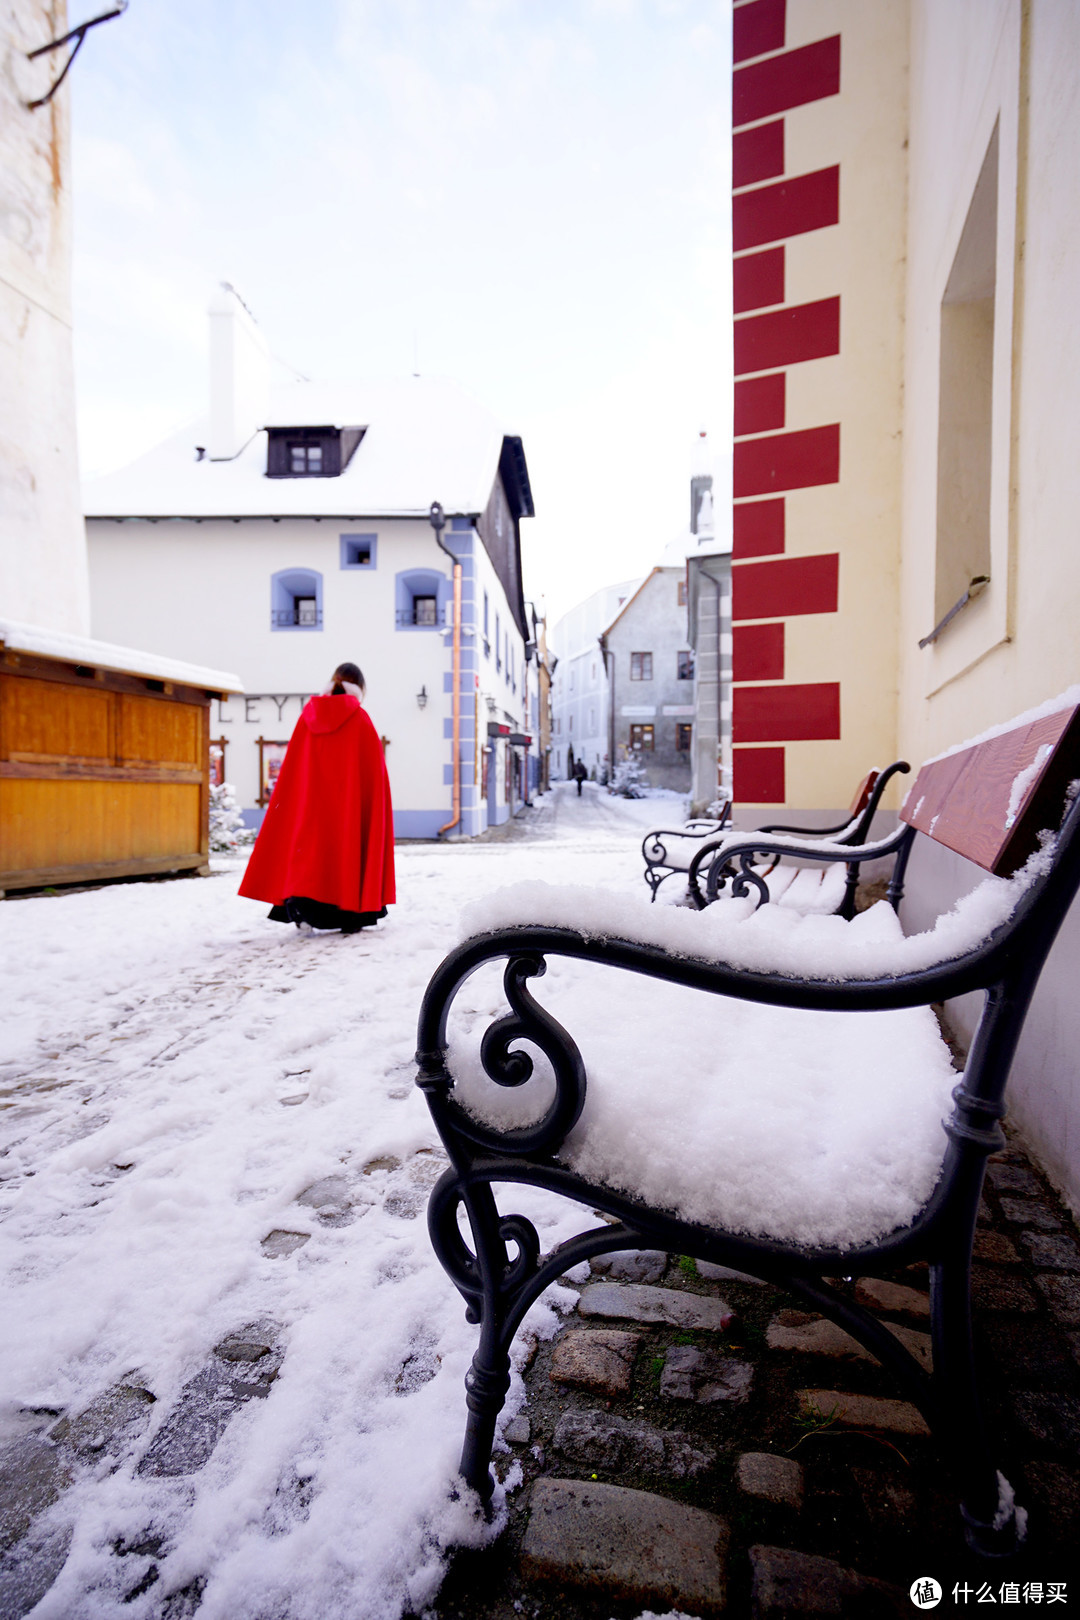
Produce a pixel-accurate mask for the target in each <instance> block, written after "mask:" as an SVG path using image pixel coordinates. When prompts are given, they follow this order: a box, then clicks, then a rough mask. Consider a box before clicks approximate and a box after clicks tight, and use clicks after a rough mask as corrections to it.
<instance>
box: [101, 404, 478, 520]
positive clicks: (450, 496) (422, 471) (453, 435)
mask: <svg viewBox="0 0 1080 1620" xmlns="http://www.w3.org/2000/svg"><path fill="white" fill-rule="evenodd" d="M267 427H338V428H343V427H352V428H364V429H365V430H366V431H365V433H364V437H363V439H362V441H361V443H360V445H359V447H358V448H357V450H356V453H355V455H354V456H353V457H352V460H351V461H350V463H349V465H348V467H347V468H346V469H345V471H344V472H343V473H342V474H341V476H340V477H338V478H267V476H266V431H265V429H266V428H267ZM209 431H210V430H209V419H208V418H201V419H199V420H198V421H196V422H194V423H192V424H191V426H190V427H187V428H185V429H184V430H183V431H182V432H180V433H177V434H174V435H173V436H172V438H170V439H167V440H166V441H165V442H164V443H163V444H160V445H158V446H157V447H156V448H155V449H153V450H151V451H149V452H148V453H147V454H146V455H144V456H142V457H140V458H139V459H138V460H137V461H134V462H132V463H131V464H130V465H129V466H127V467H123V468H121V469H119V470H118V471H116V472H111V473H106V474H104V475H103V476H102V477H100V478H93V479H90V480H88V481H87V483H86V484H85V485H84V490H83V495H84V509H85V512H86V515H87V517H92V518H95V517H106V518H108V517H162V518H168V517H203V518H208V517H309V516H312V517H317V516H324V515H325V516H328V517H356V518H359V517H369V516H370V517H375V516H379V517H426V516H427V513H428V509H429V508H430V506H431V503H432V501H441V502H442V505H443V508H444V510H445V511H446V512H447V514H448V515H450V516H467V515H469V514H473V513H479V512H483V510H484V508H485V507H486V506H487V503H488V499H489V497H490V495H491V490H492V486H493V484H494V482H495V476H496V473H497V471H498V466H499V455H500V452H501V450H502V443H503V431H502V429H501V427H500V426H499V424H498V422H497V421H496V420H495V418H494V417H493V416H492V415H491V414H490V412H488V411H487V410H486V409H485V408H484V407H483V406H482V405H480V404H478V403H477V401H476V400H474V399H472V398H471V397H470V396H469V395H468V394H466V393H465V392H464V391H463V390H462V389H460V388H458V387H457V385H456V384H454V383H451V382H447V381H442V380H437V379H429V378H408V379H405V380H401V381H390V382H378V383H374V382H359V383H342V384H331V383H305V382H296V383H288V384H285V385H284V386H282V387H279V388H275V389H273V390H272V391H271V395H270V403H269V406H268V408H267V412H266V418H265V421H264V423H263V426H262V428H261V429H260V431H258V432H257V433H255V435H254V436H253V437H252V438H251V439H250V440H249V441H248V443H247V444H246V445H245V446H244V448H243V449H242V450H241V451H240V453H239V455H237V456H235V457H234V458H233V459H232V460H231V461H212V460H210V459H209V457H204V459H202V460H198V459H196V447H197V446H200V445H202V446H206V445H207V444H208V443H209V437H208V436H209Z"/></svg>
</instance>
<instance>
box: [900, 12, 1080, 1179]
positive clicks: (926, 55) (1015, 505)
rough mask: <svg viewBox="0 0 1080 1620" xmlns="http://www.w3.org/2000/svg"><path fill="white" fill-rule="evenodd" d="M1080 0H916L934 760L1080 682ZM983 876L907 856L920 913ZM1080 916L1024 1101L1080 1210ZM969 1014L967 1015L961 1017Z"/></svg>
mask: <svg viewBox="0 0 1080 1620" xmlns="http://www.w3.org/2000/svg"><path fill="white" fill-rule="evenodd" d="M995 123H996V124H997V125H998V129H999V143H1000V179H999V197H998V239H997V301H996V309H995V316H996V321H997V322H998V331H997V334H996V339H995V354H994V379H993V383H994V424H993V443H992V456H993V467H992V475H991V476H992V488H991V583H990V586H989V587H988V589H987V590H986V591H985V593H984V595H983V596H982V597H980V598H979V599H978V600H977V601H975V602H974V603H973V604H972V606H971V607H969V608H966V609H964V610H963V612H962V613H961V614H960V615H959V616H958V617H957V619H956V620H955V621H954V623H953V624H952V625H950V627H949V628H948V629H947V630H946V631H945V633H944V634H943V635H942V637H941V638H940V640H939V642H938V643H937V644H936V645H935V646H933V647H930V648H924V649H920V648H919V647H918V641H919V638H920V637H922V636H925V635H926V633H927V631H928V630H929V629H930V627H931V624H932V622H933V599H932V592H933V581H934V547H935V528H936V522H935V517H936V496H937V410H938V360H939V351H938V334H939V330H940V306H941V299H942V294H943V292H944V288H945V283H946V281H947V279H948V275H949V271H950V269H951V266H952V262H953V258H954V255H955V252H956V245H957V242H958V241H959V237H960V233H961V231H962V229H963V225H964V220H965V217H966V214H967V210H968V206H969V203H970V200H971V194H972V191H973V189H974V186H975V182H976V180H977V178H978V173H979V168H980V165H981V163H982V159H983V154H984V153H985V151H986V147H987V144H988V142H989V140H990V136H991V133H992V131H993V128H994V125H995ZM1078 151H1080V8H1078V7H1077V6H1076V5H1075V4H1074V3H1073V0H1030V3H1029V4H1025V5H1021V3H1020V0H915V4H914V5H913V21H912V50H911V148H910V163H911V169H910V193H909V196H910V202H909V221H908V242H909V267H908V297H907V357H906V379H905V422H904V441H905V451H904V528H903V569H902V581H901V584H902V600H901V638H900V705H899V713H900V736H899V742H900V751H901V752H902V753H904V754H905V755H906V756H907V757H908V758H909V759H911V760H913V761H918V760H920V759H924V758H926V757H928V756H930V755H932V754H934V753H937V752H938V751H939V750H940V749H941V748H943V747H946V746H949V745H950V744H953V743H957V742H960V741H962V740H963V739H964V738H965V737H969V736H972V735H975V734H977V733H978V732H980V731H982V730H983V729H984V728H986V727H987V726H989V725H992V724H996V723H999V722H1001V721H1003V720H1007V719H1008V718H1009V717H1010V716H1012V715H1014V714H1016V713H1018V712H1020V711H1022V710H1023V709H1025V708H1028V707H1030V706H1032V705H1034V704H1037V703H1040V702H1042V701H1043V700H1044V699H1045V698H1048V697H1051V696H1053V695H1054V694H1055V693H1057V692H1059V691H1062V690H1063V689H1064V688H1065V687H1067V686H1069V685H1071V684H1073V683H1075V682H1077V681H1078V680H1080V645H1078V641H1077V634H1076V613H1077V603H1078V602H1080V550H1078V548H1077V546H1076V543H1075V539H1074V531H1075V527H1076V514H1077V511H1078V510H1080V457H1078V456H1077V453H1076V439H1077V431H1078V427H1080V398H1078V384H1077V378H1078V377H1080V313H1078V310H1077V302H1076V280H1077V270H1078V266H1080V206H1078V203H1077V191H1076V154H1077V152H1078ZM980 876H981V874H980V873H979V872H978V871H977V870H976V869H975V868H973V867H971V866H969V865H968V863H966V862H963V861H960V860H959V859H958V858H957V857H953V856H950V855H948V852H946V851H940V852H938V851H935V852H934V853H933V854H930V853H928V852H926V851H923V852H922V853H921V856H920V859H919V860H918V861H917V862H916V861H913V863H912V871H911V881H910V883H909V893H910V895H911V899H910V901H909V903H908V906H907V908H906V917H907V920H908V926H909V927H910V926H919V925H920V924H921V923H922V922H923V921H924V920H925V917H926V915H927V914H928V912H929V908H930V907H931V906H932V907H933V909H934V910H936V909H938V906H939V903H940V901H941V899H942V898H943V897H944V898H945V899H946V900H947V899H948V898H949V897H950V896H951V895H952V894H955V893H961V892H964V891H965V890H966V889H968V888H970V887H971V886H972V884H973V883H974V882H975V881H977V880H978V878H979V877H980ZM1078 951H1080V913H1078V912H1077V911H1076V909H1075V908H1074V913H1073V915H1072V916H1071V917H1070V918H1069V919H1068V921H1067V922H1066V925H1065V927H1064V929H1063V931H1062V934H1061V936H1060V937H1059V939H1058V942H1057V944H1056V946H1055V947H1054V950H1053V953H1052V955H1051V958H1050V962H1049V964H1048V966H1047V968H1046V970H1045V971H1044V974H1043V978H1042V981H1041V983H1040V986H1039V989H1038V992H1037V995H1036V1000H1035V1003H1034V1006H1033V1009H1032V1013H1031V1015H1030V1016H1029V1019H1028V1023H1027V1026H1026V1028H1025V1033H1024V1037H1023V1041H1022V1044H1021V1047H1020V1050H1019V1053H1018V1055H1017V1059H1016V1062H1015V1064H1014V1069H1013V1083H1012V1084H1011V1086H1010V1104H1011V1108H1012V1111H1013V1115H1014V1117H1015V1118H1016V1119H1017V1120H1018V1122H1019V1123H1020V1124H1021V1126H1022V1128H1023V1129H1024V1130H1025V1132H1026V1133H1027V1135H1028V1136H1029V1137H1030V1139H1031V1140H1032V1142H1033V1143H1034V1145H1035V1147H1036V1149H1037V1151H1038V1152H1039V1154H1040V1157H1041V1158H1042V1160H1043V1162H1044V1163H1045V1164H1046V1166H1047V1168H1048V1170H1049V1171H1050V1173H1051V1175H1052V1176H1053V1177H1054V1179H1055V1180H1056V1181H1057V1183H1058V1185H1059V1186H1060V1187H1061V1188H1062V1190H1063V1191H1064V1193H1065V1194H1066V1196H1067V1197H1068V1198H1069V1200H1070V1202H1071V1203H1072V1205H1073V1207H1074V1208H1076V1209H1080V1077H1078V1074H1077V1068H1076V1062H1075V1053H1076V1051H1077V1049H1078V1047H1080V1009H1078V1006H1077V1000H1076V995H1075V982H1076V963H1077V956H1078ZM970 1011H971V1009H970V1007H965V1006H960V1007H958V1008H956V1009H955V1013H956V1016H957V1018H958V1019H959V1020H960V1021H961V1022H967V1021H969V1020H970Z"/></svg>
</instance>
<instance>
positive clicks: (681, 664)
mask: <svg viewBox="0 0 1080 1620" xmlns="http://www.w3.org/2000/svg"><path fill="white" fill-rule="evenodd" d="M675 666H676V670H677V674H676V677H675V678H676V680H679V681H692V680H693V678H694V655H693V653H692V652H681V653H676V654H675Z"/></svg>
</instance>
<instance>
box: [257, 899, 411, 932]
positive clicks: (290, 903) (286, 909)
mask: <svg viewBox="0 0 1080 1620" xmlns="http://www.w3.org/2000/svg"><path fill="white" fill-rule="evenodd" d="M385 916H386V907H385V906H383V908H382V910H381V911H342V910H341V908H340V906H331V905H327V903H326V901H325V900H308V899H306V898H305V897H304V896H303V895H302V894H294V895H290V896H289V898H288V900H286V901H285V903H284V905H280V906H274V907H272V908H271V911H270V921H271V922H281V923H295V924H296V926H297V928H299V926H300V924H301V923H307V924H308V926H309V927H310V928H340V930H341V932H342V933H343V934H358V933H359V932H360V930H361V928H374V926H375V924H376V923H377V922H378V921H379V919H380V917H385Z"/></svg>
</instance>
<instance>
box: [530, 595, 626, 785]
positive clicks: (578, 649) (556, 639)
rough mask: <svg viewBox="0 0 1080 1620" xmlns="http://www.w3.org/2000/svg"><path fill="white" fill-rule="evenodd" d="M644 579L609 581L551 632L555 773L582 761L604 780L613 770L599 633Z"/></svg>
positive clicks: (556, 775) (564, 773)
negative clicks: (554, 659)
mask: <svg viewBox="0 0 1080 1620" xmlns="http://www.w3.org/2000/svg"><path fill="white" fill-rule="evenodd" d="M640 584H641V581H640V579H627V580H623V582H622V583H621V584H620V585H605V586H604V587H603V588H602V589H601V590H599V591H594V592H593V594H592V595H591V596H589V597H586V599H585V601H584V602H579V603H578V605H577V607H574V608H571V609H570V612H569V613H564V614H563V616H562V618H561V619H560V620H559V622H558V624H556V626H555V628H554V630H553V631H552V635H551V645H552V649H553V651H554V654H555V657H556V659H557V660H558V662H557V663H556V666H555V675H554V678H553V680H552V685H551V725H552V736H551V774H552V777H553V778H555V779H558V778H559V777H565V776H568V775H569V772H570V768H571V764H572V761H574V760H579V759H580V760H583V761H584V763H585V765H586V768H587V769H588V770H589V772H590V774H593V775H595V776H596V777H597V778H599V779H603V780H606V778H607V772H608V769H609V764H610V762H609V757H608V750H609V737H608V705H609V694H608V678H607V673H606V671H605V668H604V659H603V654H602V653H601V650H600V636H601V635H602V633H603V631H604V630H606V629H607V627H608V625H609V624H610V623H611V621H612V619H614V618H615V616H616V615H617V614H618V612H619V611H620V609H621V608H622V607H624V606H625V604H626V603H627V602H628V601H629V600H630V598H631V597H632V596H633V594H634V592H635V591H636V590H637V588H638V586H639V585H640Z"/></svg>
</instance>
